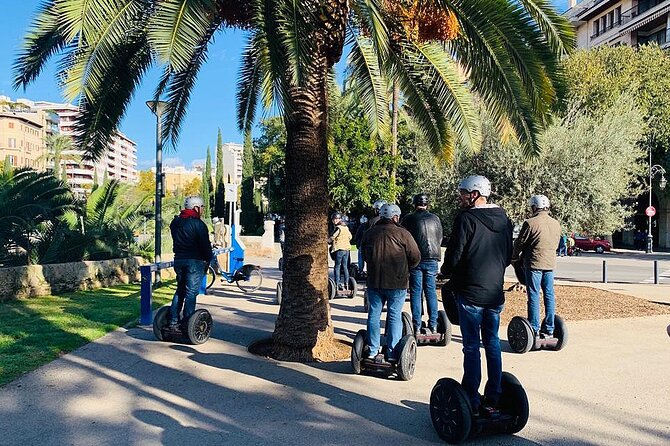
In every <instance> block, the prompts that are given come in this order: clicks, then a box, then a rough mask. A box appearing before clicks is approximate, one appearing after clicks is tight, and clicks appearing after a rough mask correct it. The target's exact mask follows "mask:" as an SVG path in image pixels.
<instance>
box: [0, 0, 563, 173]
mask: <svg viewBox="0 0 670 446" xmlns="http://www.w3.org/2000/svg"><path fill="white" fill-rule="evenodd" d="M552 2H553V3H554V4H555V5H556V6H557V7H558V9H559V10H561V11H562V10H564V9H565V7H566V4H567V0H552ZM6 3H7V4H5V8H4V9H3V14H2V15H1V16H0V42H2V44H0V94H2V95H5V96H9V97H11V98H13V99H16V98H19V97H21V98H28V99H32V100H46V101H54V102H62V101H63V98H62V96H61V93H60V90H59V88H58V84H57V82H56V78H55V71H56V68H55V67H56V63H55V62H53V63H51V64H50V65H49V66H48V67H47V69H45V70H44V72H43V73H42V74H41V75H40V77H39V78H38V79H37V80H36V81H35V82H34V83H32V84H31V85H30V86H29V87H28V88H27V89H26V91H25V92H24V91H23V90H20V91H15V90H14V89H13V88H12V77H13V76H12V64H13V61H14V59H15V58H16V55H17V54H18V51H19V49H20V46H21V42H22V39H23V36H24V34H25V32H26V30H27V29H28V27H29V25H30V23H31V21H32V18H33V16H34V14H35V11H37V9H38V6H39V4H40V0H22V1H11V2H6ZM9 5H11V6H9ZM243 45H244V33H242V32H240V31H234V30H224V31H222V32H220V33H219V34H217V36H216V40H215V41H214V43H213V44H212V45H211V47H210V50H209V60H208V62H207V63H206V64H205V65H204V66H203V67H202V69H201V70H200V75H199V77H198V82H197V84H196V87H195V88H194V90H193V94H192V95H191V102H190V105H189V112H188V114H187V117H186V120H185V121H184V124H183V127H182V129H183V130H182V134H181V138H180V139H179V143H178V146H177V147H176V150H175V151H172V152H170V153H167V154H165V155H164V159H165V164H166V165H177V164H185V165H186V166H190V164H191V162H192V161H193V160H198V159H204V157H205V153H206V149H207V146H208V145H209V146H212V147H214V146H215V145H216V135H217V129H218V128H220V129H221V133H222V136H223V140H224V142H239V143H241V142H242V135H241V134H240V133H239V132H238V131H237V126H236V124H235V89H236V78H237V72H238V69H239V64H240V55H241V51H242V47H243ZM57 60H58V59H57V58H55V59H54V61H57ZM159 75H160V71H159V70H158V69H154V70H152V71H150V72H149V73H148V75H147V76H145V78H144V81H143V84H142V85H141V86H140V88H139V89H138V90H137V91H136V94H135V97H134V99H133V101H132V102H131V104H130V107H129V108H128V111H127V113H126V116H125V118H124V120H123V121H122V123H121V131H122V132H123V133H125V134H126V135H127V136H128V137H130V138H131V139H132V140H134V141H135V142H136V143H137V152H138V159H139V165H138V168H140V169H146V168H148V167H150V166H151V165H152V164H153V160H154V150H155V149H154V148H155V118H154V116H153V115H152V114H151V111H150V110H149V109H148V108H147V106H146V105H145V101H147V100H149V99H151V98H152V94H153V89H154V87H155V86H156V83H157V79H158V76H159Z"/></svg>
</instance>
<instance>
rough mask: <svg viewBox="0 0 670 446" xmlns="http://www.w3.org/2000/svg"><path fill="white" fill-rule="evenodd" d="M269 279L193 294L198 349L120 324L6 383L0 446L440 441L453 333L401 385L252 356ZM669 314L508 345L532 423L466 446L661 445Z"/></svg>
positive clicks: (667, 408) (669, 404)
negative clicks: (437, 406)
mask: <svg viewBox="0 0 670 446" xmlns="http://www.w3.org/2000/svg"><path fill="white" fill-rule="evenodd" d="M268 265H269V264H268ZM267 272H268V273H273V271H271V270H267ZM269 276H274V277H278V276H277V272H276V271H274V273H273V274H268V278H267V279H266V281H265V282H264V286H263V288H262V290H261V292H258V293H256V294H254V295H253V296H251V297H248V296H244V295H242V294H240V293H239V292H237V291H236V290H235V289H234V288H233V287H232V286H230V285H227V286H225V287H221V288H220V289H218V290H216V291H215V295H214V296H207V297H205V298H203V299H201V303H202V304H203V306H204V307H206V308H208V309H209V310H210V311H211V312H212V315H213V316H214V320H215V324H216V325H215V330H214V333H213V338H212V339H210V341H209V342H207V343H206V344H203V345H201V346H186V345H178V344H171V343H161V342H157V341H155V340H154V338H153V334H152V333H151V330H150V329H148V328H141V327H139V328H132V329H130V330H126V329H120V330H117V331H115V332H113V333H111V334H109V335H107V336H105V337H103V338H101V339H99V340H98V341H96V342H93V343H91V344H89V345H86V346H85V347H82V348H80V349H79V350H77V351H75V352H73V353H71V354H68V355H65V356H63V357H62V358H60V359H58V360H56V361H54V362H52V363H50V364H48V365H46V366H44V367H42V368H40V369H38V370H36V371H35V372H33V373H30V374H28V375H26V376H24V377H23V378H21V379H18V380H16V381H14V382H12V383H10V384H8V385H7V386H5V387H4V388H2V389H0V433H2V434H1V435H0V444H2V445H40V446H47V445H70V444H72V445H131V444H133V445H134V444H141V445H154V444H168V445H186V444H202V445H210V444H211V445H214V444H217V445H233V444H234V445H284V446H285V445H310V446H313V445H354V444H360V445H383V446H388V445H391V444H393V445H412V446H418V445H429V444H440V441H439V438H438V437H437V435H436V434H435V432H434V430H433V428H432V425H431V422H430V417H429V412H428V406H427V401H428V398H429V395H430V390H431V388H432V386H433V385H434V383H435V382H436V381H437V379H439V378H440V377H443V376H451V377H455V378H460V374H461V361H462V354H461V351H460V347H461V346H460V342H459V339H460V335H459V332H458V329H457V328H456V329H455V336H454V340H453V342H452V343H451V344H449V345H448V346H447V347H421V348H420V349H419V354H418V368H417V373H416V376H415V378H414V380H412V381H409V382H397V381H394V380H385V379H380V378H375V377H369V376H355V375H353V374H352V373H351V369H350V365H349V363H348V361H342V362H338V363H327V364H318V363H316V364H296V363H280V362H276V361H272V360H267V359H263V358H259V357H255V356H253V355H251V354H249V353H248V352H247V350H246V347H247V345H249V344H250V343H251V342H252V341H254V340H257V339H261V338H265V337H268V336H269V335H270V333H271V332H272V330H273V327H274V319H275V317H276V313H277V311H278V307H277V306H276V305H274V289H275V282H274V280H272V278H271V277H269ZM332 309H333V320H334V323H335V327H336V332H337V334H338V336H340V337H341V338H344V339H351V338H352V337H353V334H354V333H355V332H356V331H357V330H358V329H360V328H362V327H363V325H364V323H365V313H364V312H363V308H362V299H361V297H360V296H359V297H357V298H356V299H353V300H349V299H342V300H335V301H333V302H332ZM668 323H670V316H668V315H666V316H656V317H647V318H636V319H615V320H600V321H581V322H571V323H569V329H570V340H569V344H568V345H567V347H566V349H565V350H563V351H561V352H531V353H528V354H525V355H515V354H512V353H507V352H505V353H504V356H503V361H504V366H505V369H506V370H508V371H511V372H512V373H514V374H515V375H516V376H517V377H518V378H519V379H520V380H521V382H522V383H523V385H524V387H525V388H526V390H527V392H528V395H529V399H530V404H531V416H530V420H529V423H528V425H527V426H526V428H525V429H524V430H523V431H521V432H520V433H519V434H518V435H516V436H513V437H509V436H498V437H493V438H487V439H485V440H484V441H482V442H479V441H475V442H471V443H470V444H495V445H537V444H541V445H580V446H581V445H603V444H607V445H667V444H669V442H670V373H669V369H670V337H668V335H667V334H666V326H667V325H668ZM504 331H505V329H504V327H503V329H502V330H501V337H502V338H503V339H504V338H506V335H505V334H504ZM503 346H504V347H505V346H506V343H505V342H503Z"/></svg>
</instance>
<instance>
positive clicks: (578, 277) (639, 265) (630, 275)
mask: <svg viewBox="0 0 670 446" xmlns="http://www.w3.org/2000/svg"><path fill="white" fill-rule="evenodd" d="M604 260H605V261H607V276H608V282H613V283H615V282H616V283H654V260H658V274H659V283H665V284H670V253H658V254H644V253H640V252H636V251H619V252H612V253H604V254H596V253H592V252H584V253H582V255H581V256H578V257H559V258H558V259H557V267H556V270H555V273H556V279H559V280H570V281H577V282H601V281H602V278H603V261H604ZM506 276H507V277H508V278H510V280H512V278H513V277H514V271H513V270H512V268H511V267H510V268H508V270H507V272H506Z"/></svg>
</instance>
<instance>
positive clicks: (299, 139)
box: [273, 0, 348, 361]
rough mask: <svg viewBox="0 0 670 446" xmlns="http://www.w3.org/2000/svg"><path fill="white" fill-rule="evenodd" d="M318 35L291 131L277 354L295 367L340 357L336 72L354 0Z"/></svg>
mask: <svg viewBox="0 0 670 446" xmlns="http://www.w3.org/2000/svg"><path fill="white" fill-rule="evenodd" d="M328 4H329V8H327V9H325V10H324V11H325V12H327V16H326V17H324V19H323V23H322V24H321V27H320V29H318V30H316V31H315V33H314V38H315V39H318V40H317V42H319V45H317V46H318V47H319V48H320V49H321V51H320V54H318V55H314V58H313V59H312V64H311V66H310V69H309V75H308V78H307V81H306V82H305V86H304V87H294V88H293V89H292V90H291V92H290V98H289V102H290V105H291V109H290V110H288V112H287V113H286V114H285V117H284V120H285V124H286V136H287V139H286V172H291V175H288V176H287V178H286V179H285V187H286V191H285V193H286V195H285V196H286V233H285V234H286V244H285V246H284V274H283V283H284V297H283V299H282V304H281V308H280V310H279V316H278V317H277V322H276V325H275V331H274V334H273V353H274V356H275V357H276V358H277V359H282V360H288V361H313V360H328V359H332V358H333V357H334V353H335V351H336V348H335V338H334V335H333V326H332V322H331V319H330V304H329V303H328V257H327V251H328V250H327V238H328V220H327V215H328V184H327V179H328V145H327V131H328V96H327V78H328V70H329V68H330V67H332V66H333V64H334V63H335V62H336V61H337V60H338V59H339V57H340V55H341V54H342V47H343V44H344V29H345V23H346V18H347V12H348V9H347V0H330V1H329V2H328Z"/></svg>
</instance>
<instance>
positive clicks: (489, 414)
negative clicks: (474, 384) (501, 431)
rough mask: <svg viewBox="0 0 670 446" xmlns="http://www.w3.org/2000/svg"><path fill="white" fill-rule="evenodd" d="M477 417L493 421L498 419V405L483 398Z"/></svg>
mask: <svg viewBox="0 0 670 446" xmlns="http://www.w3.org/2000/svg"><path fill="white" fill-rule="evenodd" d="M478 412H479V416H480V417H482V418H489V419H495V418H499V417H500V409H498V405H497V404H495V403H493V402H492V401H491V400H489V399H487V398H485V399H484V401H482V403H481V404H480V405H479V411H478Z"/></svg>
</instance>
